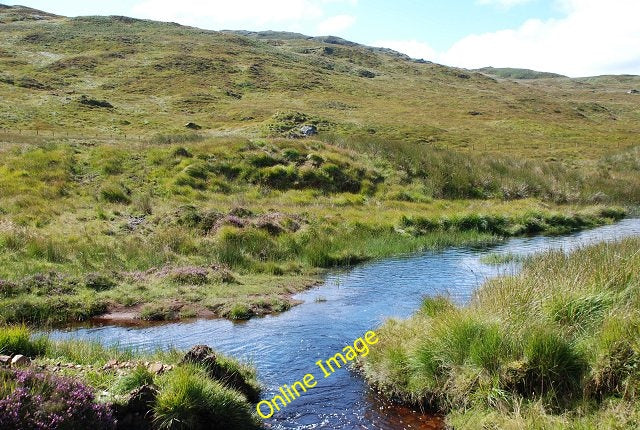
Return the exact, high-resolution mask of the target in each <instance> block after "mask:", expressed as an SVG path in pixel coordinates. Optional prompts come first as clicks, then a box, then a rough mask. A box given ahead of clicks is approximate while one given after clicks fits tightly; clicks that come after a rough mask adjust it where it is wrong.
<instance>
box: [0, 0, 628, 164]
mask: <svg viewBox="0 0 640 430" xmlns="http://www.w3.org/2000/svg"><path fill="white" fill-rule="evenodd" d="M0 22H2V24H0V25H1V26H2V34H3V38H2V40H0V70H2V72H0V97H2V100H4V101H5V103H3V104H2V105H0V127H4V128H8V129H11V130H17V129H25V128H31V129H33V128H38V129H40V130H58V131H63V130H65V131H69V130H83V131H85V132H89V131H90V132H98V133H102V134H117V135H124V134H129V135H131V134H145V135H152V134H155V133H158V132H166V131H169V130H176V129H180V128H181V127H182V126H183V125H184V124H185V123H187V122H195V123H197V124H199V125H201V126H203V127H204V129H205V130H213V131H215V133H217V134H220V133H221V132H222V131H233V132H234V133H241V134H244V135H256V134H260V133H261V132H262V130H263V128H264V125H265V122H267V121H269V119H270V118H271V117H272V116H273V115H274V114H275V113H276V112H278V111H300V112H303V113H305V114H307V115H310V116H317V117H320V118H322V119H325V120H326V121H325V122H326V123H327V127H325V131H330V132H333V133H337V134H340V135H345V134H348V135H354V134H363V135H367V136H372V135H375V136H378V137H381V138H385V139H387V138H391V139H397V140H403V141H412V142H427V143H437V144H440V145H443V146H448V147H462V148H464V147H467V146H479V147H482V148H486V149H487V150H489V149H491V148H493V149H499V150H503V149H504V147H505V146H509V147H512V148H513V147H516V148H517V147H519V146H524V145H529V146H534V145H538V148H537V149H541V148H543V147H544V146H548V145H549V144H552V145H553V146H554V147H557V148H564V147H567V146H568V147H572V146H574V145H576V144H578V145H580V144H594V145H595V146H596V147H597V148H602V147H605V146H606V145H609V144H610V143H611V142H616V145H621V146H625V145H628V144H631V143H633V142H635V133H636V131H637V125H636V124H637V118H638V115H639V114H640V113H639V109H638V104H637V100H636V99H635V98H633V97H629V96H628V95H627V94H625V92H626V91H627V90H628V89H629V88H630V87H633V86H634V84H635V86H639V85H638V82H639V79H638V78H637V77H636V78H632V79H633V82H623V83H622V82H618V81H616V80H615V79H614V80H610V81H606V82H604V81H599V82H590V83H589V84H583V83H582V82H579V81H571V80H569V81H566V82H559V83H554V82H547V81H545V82H544V84H542V83H540V82H539V81H536V83H537V84H536V85H533V84H531V85H529V84H522V83H513V82H500V83H498V82H496V81H495V80H493V79H492V78H490V77H487V76H485V75H483V74H481V73H477V72H472V71H465V70H459V69H454V68H449V67H444V66H440V65H437V64H430V63H426V64H424V63H417V62H415V61H413V60H411V59H409V58H408V57H406V56H404V55H401V54H398V53H394V52H393V51H389V50H383V49H376V48H369V47H364V46H361V45H358V44H353V43H350V42H347V41H344V40H342V39H338V38H333V37H325V38H308V37H306V36H303V35H294V34H285V33H251V32H214V31H205V30H200V29H196V28H189V27H183V26H179V25H177V24H170V23H160V22H152V21H143V20H136V19H131V18H124V17H79V18H65V17H57V16H54V15H50V14H46V13H44V12H38V11H34V10H32V9H24V8H11V7H9V8H7V7H4V8H3V9H2V10H0ZM82 96H86V97H87V98H88V99H90V100H98V101H106V102H108V104H109V105H111V106H113V107H111V108H109V107H103V108H100V107H96V106H95V105H91V104H86V103H84V102H83V100H85V99H83V98H82ZM12 102H14V103H13V104H12ZM109 105H105V106H109ZM531 149H536V148H531ZM533 153H538V154H539V153H540V151H533ZM592 153H594V154H600V150H599V149H596V150H594V151H592ZM563 156H564V155H563Z"/></svg>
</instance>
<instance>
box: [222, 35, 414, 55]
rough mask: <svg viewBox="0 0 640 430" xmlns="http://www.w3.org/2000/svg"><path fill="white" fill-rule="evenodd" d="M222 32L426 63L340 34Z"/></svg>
mask: <svg viewBox="0 0 640 430" xmlns="http://www.w3.org/2000/svg"><path fill="white" fill-rule="evenodd" d="M221 33H226V34H235V35H239V36H245V37H250V38H253V39H260V40H308V41H313V42H321V43H327V44H330V45H341V46H349V47H358V48H364V49H367V50H369V51H371V52H376V53H380V54H387V55H391V56H393V57H397V58H401V59H404V60H413V61H416V62H420V63H424V62H425V61H424V60H416V59H414V58H411V57H410V56H408V55H407V54H403V53H402V52H398V51H394V50H393V49H390V48H379V47H374V46H368V45H362V44H360V43H356V42H351V41H350V40H346V39H343V38H341V37H338V36H315V37H314V36H307V35H306V34H302V33H293V32H288V31H272V30H267V31H247V30H222V31H221Z"/></svg>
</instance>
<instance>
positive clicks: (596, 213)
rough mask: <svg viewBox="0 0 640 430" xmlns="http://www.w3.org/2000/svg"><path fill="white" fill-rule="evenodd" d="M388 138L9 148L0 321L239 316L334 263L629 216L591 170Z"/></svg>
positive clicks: (1, 178)
mask: <svg viewBox="0 0 640 430" xmlns="http://www.w3.org/2000/svg"><path fill="white" fill-rule="evenodd" d="M399 152H400V149H398V150H397V151H396V152H393V153H389V154H386V155H384V156H383V155H374V154H373V153H360V154H358V153H357V152H355V151H353V150H349V149H344V148H340V147H336V146H333V145H329V144H326V143H323V142H321V141H315V140H305V141H300V140H278V139H275V140H264V139H223V140H220V139H202V140H199V141H197V142H190V143H184V142H183V143H182V144H180V145H176V144H166V143H164V141H163V142H161V143H144V144H133V145H130V146H122V145H110V144H99V145H95V146H94V145H85V144H81V143H77V142H76V143H74V142H68V141H64V140H63V141H56V140H52V141H50V142H48V143H44V144H31V145H26V146H23V145H8V146H6V147H3V148H1V149H0V153H2V158H1V160H0V173H1V175H0V189H2V194H1V195H0V204H1V208H2V209H1V211H2V222H1V223H0V263H1V264H0V320H2V321H5V322H29V323H36V324H44V323H61V322H69V321H82V320H86V319H88V318H91V317H93V316H97V315H102V314H107V315H111V316H109V318H116V319H122V318H127V319H135V318H137V319H144V320H152V321H155V320H174V319H179V318H190V317H194V316H223V317H227V318H230V319H247V318H250V317H252V316H254V315H262V314H265V313H271V312H281V311H284V310H287V309H288V308H289V307H290V306H292V305H293V304H294V302H293V301H292V299H291V294H292V293H294V292H296V291H300V290H301V289H303V288H305V287H307V286H309V285H312V284H314V283H315V282H317V280H318V276H319V275H320V274H321V273H322V271H323V270H325V269H327V268H332V267H338V266H345V265H351V264H355V263H359V262H362V261H366V260H369V259H373V258H382V257H387V256H391V255H398V254H404V253H409V252H415V251H420V250H425V249H436V248H442V247H445V246H452V245H463V244H478V243H489V242H494V241H497V240H499V239H500V238H502V237H508V236H514V235H523V234H539V233H543V234H560V233H567V232H571V231H575V230H579V229H584V228H589V227H594V226H596V225H601V224H603V223H608V222H612V221H615V220H618V219H620V218H622V217H624V216H625V210H623V209H621V208H619V207H617V206H612V203H613V202H616V201H619V200H618V199H617V198H614V197H613V195H614V194H615V193H620V192H621V191H616V190H617V189H618V187H617V186H616V185H615V181H610V182H606V181H605V182H602V184H603V188H602V190H604V191H603V192H606V193H607V195H609V197H607V199H608V203H603V204H595V203H594V202H593V192H594V191H593V189H592V188H591V187H592V181H591V180H590V179H589V176H588V175H590V173H580V174H576V173H572V172H569V171H567V170H563V169H565V168H563V167H561V166H553V165H551V164H548V163H544V162H531V163H529V162H525V163H516V162H514V161H509V160H507V159H495V158H494V157H492V158H491V159H489V158H483V157H482V156H480V155H477V156H476V160H475V161H474V164H469V160H468V158H467V157H461V156H458V155H456V154H455V153H450V152H446V151H444V152H443V151H438V150H431V151H429V152H426V153H424V154H422V157H423V158H415V159H414V160H413V161H412V164H411V165H406V164H405V163H404V162H403V161H402V160H403V158H402V156H401V155H400V154H399ZM434 159H435V161H434ZM422 161H424V162H425V163H428V164H429V166H422V167H420V163H421V162H422ZM402 166H405V167H402ZM469 166H481V167H477V168H476V167H473V168H471V169H469ZM419 169H424V172H423V173H419V172H420V170H419ZM426 172H429V173H428V174H427V173H426ZM593 174H595V173H593ZM581 175H585V176H584V177H583V176H581ZM514 190H520V191H519V192H518V193H516V192H515V191H514ZM630 190H631V191H632V190H633V188H632V187H628V188H627V189H626V192H629V191H630ZM514 193H515V194H514ZM543 199H544V200H545V201H547V202H548V203H544V202H543V201H542V200H543ZM553 201H555V202H553Z"/></svg>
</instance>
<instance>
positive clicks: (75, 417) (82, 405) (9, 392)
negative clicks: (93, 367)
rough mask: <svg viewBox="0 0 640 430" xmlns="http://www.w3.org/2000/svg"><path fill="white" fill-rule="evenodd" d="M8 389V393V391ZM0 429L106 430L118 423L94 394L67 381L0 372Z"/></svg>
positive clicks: (29, 374) (22, 372) (84, 387)
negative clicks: (97, 400)
mask: <svg viewBox="0 0 640 430" xmlns="http://www.w3.org/2000/svg"><path fill="white" fill-rule="evenodd" d="M7 388H9V389H7ZM0 428H3V429H12V430H57V429H60V430H64V429H78V430H107V429H115V421H114V419H113V417H112V415H111V412H110V409H109V407H108V406H106V405H102V404H97V403H95V401H94V395H93V392H92V390H91V389H90V388H89V387H87V386H85V385H84V384H82V383H80V382H77V381H73V380H71V379H67V378H61V377H55V376H52V375H48V374H46V373H36V372H33V371H30V370H27V371H21V370H18V371H15V370H9V369H0Z"/></svg>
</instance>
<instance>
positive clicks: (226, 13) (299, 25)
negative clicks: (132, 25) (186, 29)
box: [132, 0, 357, 32]
mask: <svg viewBox="0 0 640 430" xmlns="http://www.w3.org/2000/svg"><path fill="white" fill-rule="evenodd" d="M329 4H333V6H334V8H335V6H336V4H337V5H338V6H340V4H343V5H344V6H347V7H352V6H355V5H356V4H357V0H273V1H265V0H234V1H228V0H181V1H175V0H144V1H141V2H139V3H137V4H136V5H134V6H133V7H132V13H133V15H135V16H136V17H140V18H148V19H154V20H159V21H175V22H178V23H180V24H186V25H192V26H197V27H202V28H208V29H216V30H219V29H242V30H267V29H273V30H289V31H305V30H307V29H308V28H317V29H318V30H320V29H322V30H324V29H333V30H334V31H342V30H345V29H346V28H348V27H349V26H350V25H351V24H353V22H354V19H353V17H350V16H348V15H337V16H333V17H328V18H327V17H326V10H325V8H326V6H327V5H329ZM307 32H308V31H307Z"/></svg>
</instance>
